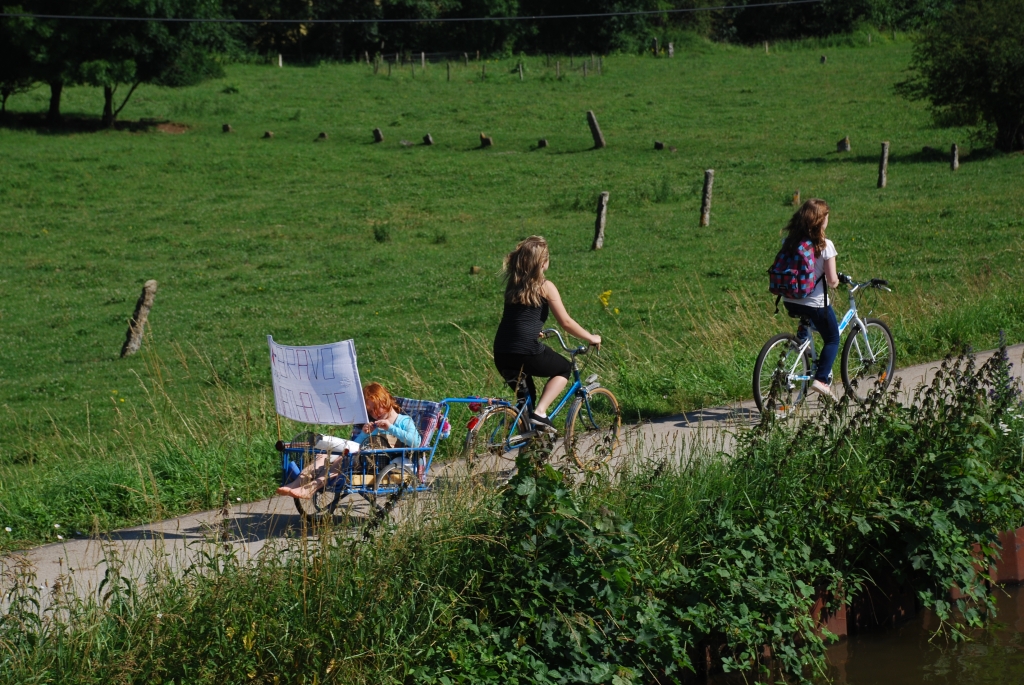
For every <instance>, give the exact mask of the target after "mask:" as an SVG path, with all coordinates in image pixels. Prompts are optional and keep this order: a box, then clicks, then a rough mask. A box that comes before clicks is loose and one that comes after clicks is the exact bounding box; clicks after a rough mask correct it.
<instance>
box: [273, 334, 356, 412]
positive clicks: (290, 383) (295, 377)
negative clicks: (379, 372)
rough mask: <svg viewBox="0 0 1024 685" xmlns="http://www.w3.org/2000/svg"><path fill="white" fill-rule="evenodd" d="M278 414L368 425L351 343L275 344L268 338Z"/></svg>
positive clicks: (354, 350)
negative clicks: (296, 345) (294, 345)
mask: <svg viewBox="0 0 1024 685" xmlns="http://www.w3.org/2000/svg"><path fill="white" fill-rule="evenodd" d="M267 343H268V344H269V345H270V369H271V375H272V376H273V378H274V404H275V405H276V406H277V413H278V414H280V415H281V416H285V417H287V418H289V419H293V420H295V421H301V422H303V423H319V424H329V425H333V426H347V425H350V424H356V423H369V418H368V417H367V416H366V404H365V403H364V402H363V386H362V385H360V383H359V369H358V368H356V348H355V345H353V344H352V341H351V340H345V341H343V342H336V343H332V344H330V345H307V346H304V347H292V346H290V345H278V344H277V343H276V342H274V338H272V337H271V336H269V335H268V336H267Z"/></svg>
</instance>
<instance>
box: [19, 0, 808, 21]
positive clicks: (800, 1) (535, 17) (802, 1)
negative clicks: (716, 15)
mask: <svg viewBox="0 0 1024 685" xmlns="http://www.w3.org/2000/svg"><path fill="white" fill-rule="evenodd" d="M824 1H825V0H789V1H788V2H787V1H783V2H764V3H759V4H756V5H720V6H718V7H687V8H678V9H668V10H637V11H634V12H599V13H595V14H531V15H526V16H514V17H435V18H424V19H417V18H404V19H231V18H226V17H104V16H92V15H80V14H35V13H30V12H0V17H5V18H12V19H14V18H23V19H73V20H79V21H154V22H160V23H194V24H457V23H462V22H486V21H542V20H547V19H603V18H606V17H635V16H641V15H650V14H688V13H693V12H716V11H721V10H745V9H757V8H759V7H781V6H783V5H811V4H818V3H821V2H824Z"/></svg>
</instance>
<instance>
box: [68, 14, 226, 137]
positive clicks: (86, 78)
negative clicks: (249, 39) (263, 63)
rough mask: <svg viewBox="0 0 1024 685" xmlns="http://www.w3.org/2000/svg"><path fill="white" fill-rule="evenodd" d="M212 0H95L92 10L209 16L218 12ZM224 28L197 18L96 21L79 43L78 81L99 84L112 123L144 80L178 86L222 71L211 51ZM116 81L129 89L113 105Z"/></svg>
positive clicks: (222, 40)
mask: <svg viewBox="0 0 1024 685" xmlns="http://www.w3.org/2000/svg"><path fill="white" fill-rule="evenodd" d="M220 10H221V7H220V2H218V1H217V0H156V1H153V0H100V2H99V4H98V7H97V11H98V12H99V13H102V14H104V15H106V16H123V17H138V16H145V17H154V18H165V17H175V16H179V17H182V16H183V17H211V16H218V15H219V14H220ZM225 43H226V34H225V33H224V31H223V28H222V27H221V26H220V25H218V24H205V23H201V22H173V23H169V22H158V21H120V22H119V21H111V22H97V26H96V29H95V31H93V32H92V33H91V34H90V36H89V37H88V39H87V40H86V41H83V43H82V44H81V45H80V49H81V51H82V55H83V56H84V58H83V60H82V62H81V64H80V65H79V66H78V76H79V78H80V79H81V81H82V82H84V83H88V84H90V85H94V86H98V87H102V88H103V125H104V126H111V125H113V123H114V121H115V120H116V119H117V116H118V114H120V112H121V110H122V109H124V107H125V105H126V104H128V100H129V99H130V98H131V96H132V94H133V93H134V92H135V90H136V89H137V88H138V87H139V86H140V85H142V84H144V83H149V84H154V85H163V86H172V87H181V86H189V85H195V84H196V83H199V82H200V81H203V80H205V79H207V78H213V77H217V76H220V75H222V74H223V69H222V68H221V66H220V65H219V64H218V63H217V62H216V61H215V60H214V59H213V57H212V55H211V52H212V51H214V50H217V49H221V48H223V46H224V45H225ZM121 86H127V87H128V92H127V93H126V94H125V96H124V98H123V99H122V100H121V103H120V105H118V106H116V107H115V100H114V98H115V96H116V94H117V91H118V89H119V88H120V87H121Z"/></svg>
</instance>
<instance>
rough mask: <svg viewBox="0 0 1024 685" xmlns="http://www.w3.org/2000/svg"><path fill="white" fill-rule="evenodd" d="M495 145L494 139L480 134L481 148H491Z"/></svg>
mask: <svg viewBox="0 0 1024 685" xmlns="http://www.w3.org/2000/svg"><path fill="white" fill-rule="evenodd" d="M492 145H494V139H493V138H491V137H490V136H488V135H485V134H483V133H481V134H480V147H491V146H492Z"/></svg>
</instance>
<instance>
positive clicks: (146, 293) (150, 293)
mask: <svg viewBox="0 0 1024 685" xmlns="http://www.w3.org/2000/svg"><path fill="white" fill-rule="evenodd" d="M154 296H156V281H152V280H150V281H146V283H145V285H143V286H142V294H141V295H139V301H138V302H136V303H135V312H134V313H133V314H132V320H131V322H129V324H128V333H127V334H125V338H124V345H123V346H122V347H121V358H122V359H124V358H125V357H127V356H129V355H132V354H135V353H136V352H138V351H139V348H140V347H141V346H142V332H143V330H144V329H145V328H146V320H147V319H149V310H150V309H152V308H153V297H154Z"/></svg>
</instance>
